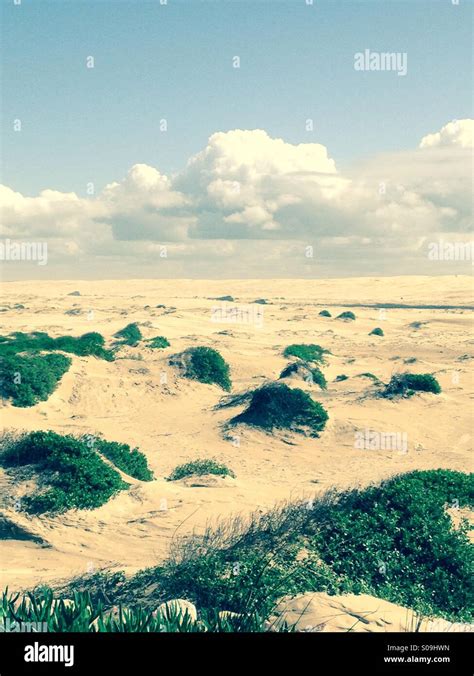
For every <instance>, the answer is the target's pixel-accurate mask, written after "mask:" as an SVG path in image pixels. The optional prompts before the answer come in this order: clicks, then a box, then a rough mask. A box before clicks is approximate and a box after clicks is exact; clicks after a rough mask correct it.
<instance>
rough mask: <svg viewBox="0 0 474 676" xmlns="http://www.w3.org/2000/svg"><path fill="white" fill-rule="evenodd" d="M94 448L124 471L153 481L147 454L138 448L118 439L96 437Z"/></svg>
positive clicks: (138, 477)
mask: <svg viewBox="0 0 474 676" xmlns="http://www.w3.org/2000/svg"><path fill="white" fill-rule="evenodd" d="M94 448H95V449H96V450H97V451H98V452H99V453H102V455H105V457H106V458H107V459H108V460H110V462H113V464H114V465H115V467H118V468H119V469H120V470H122V472H125V474H128V475H129V476H131V477H133V478H134V479H139V480H140V481H152V479H153V478H154V477H153V472H152V471H151V470H150V468H149V467H148V462H147V459H146V456H145V455H144V454H143V453H142V452H141V451H139V450H138V448H134V449H133V450H132V449H130V446H129V445H128V444H120V443H118V442H117V441H105V440H104V439H100V438H98V439H94Z"/></svg>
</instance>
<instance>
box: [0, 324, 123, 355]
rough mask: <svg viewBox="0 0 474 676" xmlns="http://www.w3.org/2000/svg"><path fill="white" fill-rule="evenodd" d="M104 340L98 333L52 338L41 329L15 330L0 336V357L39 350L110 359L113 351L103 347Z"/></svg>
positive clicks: (37, 351)
mask: <svg viewBox="0 0 474 676" xmlns="http://www.w3.org/2000/svg"><path fill="white" fill-rule="evenodd" d="M104 345H105V340H104V337H103V336H102V335H101V334H100V333H96V332H90V333H85V334H84V335H82V336H78V337H75V336H59V337H58V338H52V337H51V336H49V335H48V334H47V333H44V332H42V331H33V333H23V332H21V331H16V332H14V333H11V334H10V335H8V336H0V357H3V356H10V355H16V354H23V353H27V354H38V353H40V352H68V353H71V354H75V355H78V356H81V357H88V356H92V357H98V358H99V359H105V360H107V361H112V360H113V358H114V355H113V352H112V351H111V350H107V349H105V348H104Z"/></svg>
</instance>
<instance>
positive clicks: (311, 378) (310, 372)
mask: <svg viewBox="0 0 474 676" xmlns="http://www.w3.org/2000/svg"><path fill="white" fill-rule="evenodd" d="M295 374H299V375H301V377H302V378H303V380H304V381H305V382H307V383H309V384H313V383H315V384H316V385H319V387H320V388H321V389H322V390H326V389H327V382H326V378H325V376H324V373H323V372H322V371H321V369H320V368H319V367H318V366H311V365H309V364H305V363H304V362H293V363H291V364H288V366H286V367H285V368H284V369H283V371H282V372H281V373H280V376H279V378H280V379H283V378H289V377H290V376H292V375H295Z"/></svg>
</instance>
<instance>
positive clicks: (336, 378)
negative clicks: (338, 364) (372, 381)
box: [334, 373, 349, 383]
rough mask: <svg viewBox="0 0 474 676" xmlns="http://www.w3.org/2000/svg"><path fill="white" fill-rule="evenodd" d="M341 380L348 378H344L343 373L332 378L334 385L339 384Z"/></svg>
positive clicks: (347, 378)
mask: <svg viewBox="0 0 474 676" xmlns="http://www.w3.org/2000/svg"><path fill="white" fill-rule="evenodd" d="M343 380H349V376H346V374H345V373H341V374H340V375H339V376H336V377H335V378H334V382H335V383H341V382H342V381H343Z"/></svg>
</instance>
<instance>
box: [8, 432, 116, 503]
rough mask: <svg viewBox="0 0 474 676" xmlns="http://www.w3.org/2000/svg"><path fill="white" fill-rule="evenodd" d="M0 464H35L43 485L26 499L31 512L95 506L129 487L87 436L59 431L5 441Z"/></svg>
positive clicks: (37, 433)
mask: <svg viewBox="0 0 474 676" xmlns="http://www.w3.org/2000/svg"><path fill="white" fill-rule="evenodd" d="M0 464H1V465H2V466H4V467H6V468H13V467H21V466H24V465H32V466H33V467H34V468H35V470H36V472H38V473H40V475H41V476H40V478H41V483H42V485H46V486H48V487H47V488H46V489H44V488H41V490H40V492H39V493H37V494H35V495H30V496H27V497H26V498H23V500H22V503H23V505H24V507H25V509H26V511H28V512H31V513H44V512H64V511H66V510H68V509H73V508H77V509H95V508H96V507H100V506H101V505H103V504H104V503H105V502H107V500H109V498H111V497H112V496H113V495H115V494H116V493H117V492H118V491H121V490H123V489H124V488H126V487H127V486H128V484H126V483H125V482H124V481H122V479H121V477H120V475H119V474H118V473H117V472H116V471H115V470H113V469H112V468H111V467H109V466H108V465H107V464H106V463H105V462H104V461H103V460H102V459H101V458H100V457H99V456H98V455H97V453H96V451H95V450H94V449H93V448H91V447H90V446H89V445H88V444H87V443H86V442H85V441H84V440H83V439H76V438H75V437H72V436H69V435H66V436H61V435H60V434H56V433H55V432H51V431H49V432H30V433H27V434H24V435H21V436H20V437H19V438H16V439H7V440H6V441H4V443H3V448H2V452H1V454H0Z"/></svg>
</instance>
